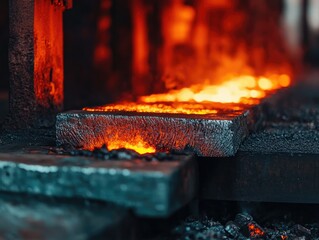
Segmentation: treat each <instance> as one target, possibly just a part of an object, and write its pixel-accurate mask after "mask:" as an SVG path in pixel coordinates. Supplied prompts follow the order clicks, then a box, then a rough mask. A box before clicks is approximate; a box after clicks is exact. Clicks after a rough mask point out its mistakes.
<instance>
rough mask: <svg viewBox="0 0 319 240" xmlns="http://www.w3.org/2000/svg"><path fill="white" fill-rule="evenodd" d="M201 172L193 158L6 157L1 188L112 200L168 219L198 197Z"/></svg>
mask: <svg viewBox="0 0 319 240" xmlns="http://www.w3.org/2000/svg"><path fill="white" fill-rule="evenodd" d="M196 170H197V169H196V164H195V161H194V159H193V158H192V157H191V156H179V157H177V160H176V161H167V162H161V163H158V162H150V163H147V162H145V161H139V160H130V161H97V160H92V159H89V158H84V157H62V156H56V155H41V154H38V155H35V154H33V155H32V154H30V155H28V154H0V190H2V191H9V192H25V193H33V194H41V195H46V196H57V197H68V198H70V197H80V198H88V199H96V200H103V201H110V202H115V203H117V204H119V205H121V206H126V207H129V208H132V209H133V210H134V211H135V212H136V213H137V214H139V215H142V216H152V217H166V216H169V215H170V214H172V213H174V212H175V211H176V210H178V209H179V208H181V207H182V206H184V205H185V204H187V203H189V201H190V200H192V199H193V198H194V196H195V193H196V187H197V185H196V183H197V171H196Z"/></svg>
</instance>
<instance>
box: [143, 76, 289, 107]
mask: <svg viewBox="0 0 319 240" xmlns="http://www.w3.org/2000/svg"><path fill="white" fill-rule="evenodd" d="M290 82H291V81H290V77H289V76H288V75H286V74H283V75H273V76H271V77H269V78H267V77H263V76H262V77H258V78H257V77H253V76H239V77H235V78H233V79H231V80H228V81H225V82H222V83H221V84H219V85H206V86H205V85H203V86H201V85H193V86H191V87H189V88H183V89H181V90H171V91H169V92H168V93H164V94H152V95H149V96H143V97H141V98H140V101H141V102H145V103H156V102H189V101H194V102H199V103H200V102H220V103H240V102H245V99H261V98H264V97H265V96H266V95H267V91H268V92H269V91H271V90H276V89H279V88H282V87H287V86H289V85H290ZM245 103H247V101H246V102H245Z"/></svg>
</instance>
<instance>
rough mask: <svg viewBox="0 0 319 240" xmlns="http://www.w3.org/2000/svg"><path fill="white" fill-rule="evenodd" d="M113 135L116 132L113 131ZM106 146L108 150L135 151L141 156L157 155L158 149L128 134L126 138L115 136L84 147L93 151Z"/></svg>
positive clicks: (88, 143) (137, 136) (89, 143)
mask: <svg viewBox="0 0 319 240" xmlns="http://www.w3.org/2000/svg"><path fill="white" fill-rule="evenodd" d="M111 131H112V132H113V133H114V132H115V130H114V129H113V130H111ZM104 144H106V146H107V149H108V150H109V151H111V150H118V149H121V148H124V149H130V150H133V151H135V152H137V153H139V154H146V153H155V152H156V149H155V148H154V147H152V146H150V145H149V144H148V143H147V142H146V141H144V140H143V138H142V137H141V136H140V135H138V134H136V135H134V134H127V135H125V136H119V135H118V134H115V135H114V136H112V138H110V139H107V140H106V139H105V140H99V141H97V142H87V145H86V146H85V147H84V149H86V150H90V151H93V150H94V149H95V148H96V147H101V146H103V145H104Z"/></svg>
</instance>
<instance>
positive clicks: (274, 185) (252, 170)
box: [199, 152, 319, 203]
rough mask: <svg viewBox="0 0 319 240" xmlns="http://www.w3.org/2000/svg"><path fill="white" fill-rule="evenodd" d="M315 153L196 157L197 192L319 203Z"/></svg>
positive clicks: (228, 197) (220, 197)
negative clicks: (198, 184) (197, 163)
mask: <svg viewBox="0 0 319 240" xmlns="http://www.w3.org/2000/svg"><path fill="white" fill-rule="evenodd" d="M318 160H319V156H318V155H313V154H287V153H275V154H261V153H247V152H239V153H238V154H237V156H236V157H233V158H225V159H224V158H220V159H219V158H214V159H205V158H202V159H199V172H200V173H201V174H200V196H201V197H202V198H204V199H215V200H231V201H258V202H259V201H261V202H291V203H319V192H318V186H319V175H318V167H319V161H318Z"/></svg>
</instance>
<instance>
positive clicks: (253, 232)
mask: <svg viewBox="0 0 319 240" xmlns="http://www.w3.org/2000/svg"><path fill="white" fill-rule="evenodd" d="M248 229H249V232H250V236H251V237H261V236H263V235H265V232H264V231H263V230H262V229H260V228H259V227H258V226H257V225H255V224H253V223H249V224H248Z"/></svg>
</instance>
